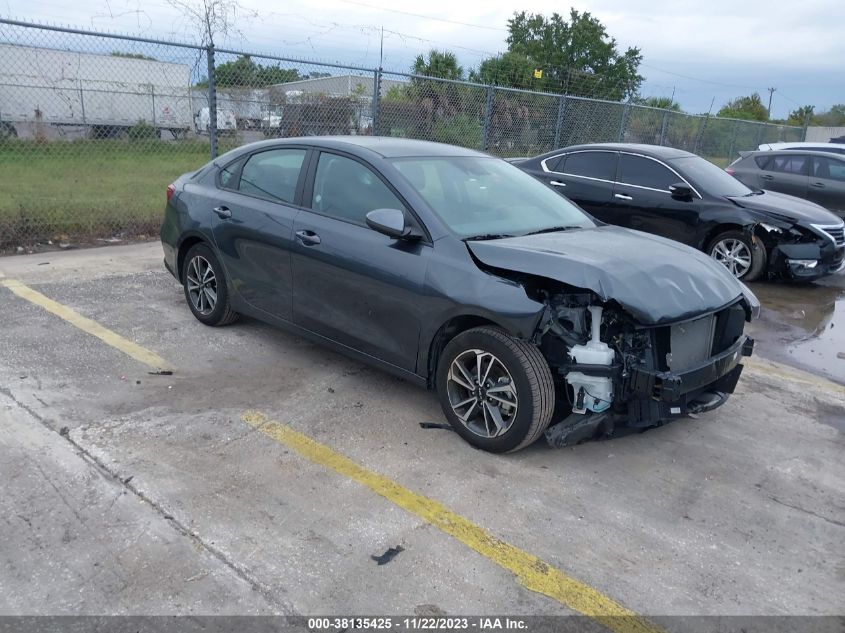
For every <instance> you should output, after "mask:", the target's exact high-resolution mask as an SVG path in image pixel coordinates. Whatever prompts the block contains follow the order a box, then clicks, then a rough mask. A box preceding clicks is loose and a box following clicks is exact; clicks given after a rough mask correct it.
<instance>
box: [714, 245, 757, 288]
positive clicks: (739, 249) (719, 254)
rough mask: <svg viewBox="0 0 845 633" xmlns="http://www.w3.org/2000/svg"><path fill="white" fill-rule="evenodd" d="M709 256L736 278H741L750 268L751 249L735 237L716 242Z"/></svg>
mask: <svg viewBox="0 0 845 633" xmlns="http://www.w3.org/2000/svg"><path fill="white" fill-rule="evenodd" d="M710 256H711V257H712V258H713V259H715V260H716V261H717V262H719V263H720V264H722V266H724V267H725V268H727V269H728V270H729V271H731V274H732V275H733V276H734V277H736V278H737V279H741V278H742V277H743V275H745V274H746V273H747V272H748V269H749V268H751V249H750V248H748V246H746V245H745V243H744V242H742V241H741V240H738V239H736V238H726V239H723V240H721V241H719V242H716V244H715V246H713V250H712V251H710Z"/></svg>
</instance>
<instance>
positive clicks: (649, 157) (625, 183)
mask: <svg viewBox="0 0 845 633" xmlns="http://www.w3.org/2000/svg"><path fill="white" fill-rule="evenodd" d="M622 154H627V155H628V156H636V157H637V158H647V159H648V160H652V161H654V162H655V163H657V164H658V165H662V166H663V167H665V168H666V169H668V170H669V171H671V172H672V173H673V174H675V175H676V176H677V177H678V178H679V179H680V180H679V181H678V182H683V183H684V184H685V185H686V186H687V187H689V188H690V190H691V191H692V192H693V193H694V194H695V195H696V196H697V197H698V199H699V200H702V199H703V198H702V196H701V194H700V193H698V190H697V189H696V188H695V187H693V186H692V183H691V182H690V181H689V180H687V179H686V178H684V177H683V176H681V174H679V173H678V172H677V170H675V169H673V168H672V167H671V166H670V165H667V164H666V163H664V162H663V161H662V160H660V159H658V158H654V157H653V156H646V155H645V154H639V153H637V152H626V151H620V152H619V157H620V159H621V157H622ZM616 174H617V177H618V175H619V163H617V164H616ZM616 184H617V185H623V186H625V187H635V188H637V189H647V190H648V191H658V192H660V193H668V194H669V195H670V196H671V195H672V192H671V191H669V190H668V189H655V188H654V187H645V186H643V185H632V184H630V183H627V182H622V181H620V180H617V181H616Z"/></svg>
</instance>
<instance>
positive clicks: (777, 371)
mask: <svg viewBox="0 0 845 633" xmlns="http://www.w3.org/2000/svg"><path fill="white" fill-rule="evenodd" d="M742 364H743V365H745V366H746V367H747V368H748V369H750V370H751V372H752V373H755V374H760V375H763V376H774V377H776V378H781V379H783V380H787V381H789V382H797V383H801V384H804V385H812V386H814V387H818V388H820V389H824V390H825V391H831V392H833V393H836V394H839V395H845V385H840V384H839V383H835V382H833V381H832V380H828V379H827V378H822V377H821V376H816V375H815V374H811V373H809V372H807V371H803V370H801V369H795V368H793V367H789V366H788V365H784V364H783V363H777V362H775V361H771V360H764V359H761V358H759V357H758V358H753V357H752V358H745V359H743V361H742Z"/></svg>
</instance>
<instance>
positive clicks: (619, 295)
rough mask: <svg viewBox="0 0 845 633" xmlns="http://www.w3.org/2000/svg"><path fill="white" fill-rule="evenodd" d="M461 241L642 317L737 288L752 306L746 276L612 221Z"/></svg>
mask: <svg viewBox="0 0 845 633" xmlns="http://www.w3.org/2000/svg"><path fill="white" fill-rule="evenodd" d="M466 244H467V247H468V248H469V249H470V251H471V252H472V254H473V255H474V256H475V257H476V258H477V259H478V260H479V261H480V262H482V263H483V264H486V265H487V266H490V267H493V268H499V269H503V270H511V271H514V272H520V273H527V274H531V275H537V276H539V277H546V278H547V279H553V280H556V281H560V282H563V283H565V284H568V285H571V286H575V287H576V288H583V289H586V290H592V291H593V292H594V293H596V295H598V296H599V297H600V298H601V299H602V300H603V301H609V300H611V299H613V300H615V301H616V302H618V303H619V304H620V305H621V306H622V307H623V308H624V309H625V310H626V311H627V312H628V313H629V314H630V315H631V316H633V317H634V318H635V319H636V320H637V321H639V322H640V323H641V324H643V325H657V324H659V323H666V322H669V321H678V320H682V319H686V318H691V317H693V316H696V315H698V314H702V313H706V312H711V311H713V310H716V309H718V308H721V307H724V306H725V305H727V304H729V303H731V302H732V301H734V300H735V299H737V298H739V297H742V296H745V297H746V299H747V300H748V302H749V307H750V308H751V309H752V311H756V310H759V302H758V301H757V299H756V297H754V295H753V293H751V291H750V290H748V288H746V287H745V284H743V283H742V282H740V281H739V280H737V279H736V278H734V277H733V275H731V274H730V273H729V272H728V271H727V270H726V269H725V267H724V266H722V265H721V264H719V263H717V262H715V261H714V260H712V259H711V258H710V257H708V256H707V255H705V254H704V253H701V252H699V251H697V250H695V249H693V248H690V247H688V246H685V245H683V244H680V243H678V242H673V241H671V240H667V239H665V238H662V237H657V236H656V235H649V234H647V233H641V232H639V231H632V230H630V229H625V228H622V227H618V226H600V227H595V228H589V229H578V230H568V231H561V232H557V233H543V234H539V235H525V236H522V237H509V238H502V239H498V240H487V241H471V240H470V241H467V243H466ZM755 304H756V306H757V308H756V309H755V308H754V305H755Z"/></svg>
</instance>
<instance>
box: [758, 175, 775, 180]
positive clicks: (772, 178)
mask: <svg viewBox="0 0 845 633" xmlns="http://www.w3.org/2000/svg"><path fill="white" fill-rule="evenodd" d="M760 178H762V179H763V180H774V179H775V177H774V176H772V175H771V174H763V175H762V176H760Z"/></svg>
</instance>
